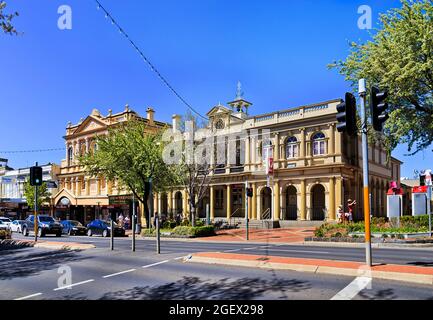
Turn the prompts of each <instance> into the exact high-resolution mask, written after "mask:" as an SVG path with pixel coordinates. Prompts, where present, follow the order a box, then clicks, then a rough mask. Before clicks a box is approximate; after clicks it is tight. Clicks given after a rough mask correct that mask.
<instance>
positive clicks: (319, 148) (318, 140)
mask: <svg viewBox="0 0 433 320" xmlns="http://www.w3.org/2000/svg"><path fill="white" fill-rule="evenodd" d="M311 140H313V156H321V155H324V154H325V153H326V140H325V135H324V134H323V132H318V133H316V134H314V135H313V138H312V139H311Z"/></svg>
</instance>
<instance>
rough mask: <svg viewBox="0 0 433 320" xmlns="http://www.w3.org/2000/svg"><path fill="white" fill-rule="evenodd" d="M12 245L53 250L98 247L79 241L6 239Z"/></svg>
mask: <svg viewBox="0 0 433 320" xmlns="http://www.w3.org/2000/svg"><path fill="white" fill-rule="evenodd" d="M5 241H8V242H10V244H12V245H18V246H19V245H22V244H24V245H27V246H30V247H34V248H43V249H53V250H87V249H93V248H96V247H95V246H94V245H93V244H84V243H77V242H61V241H46V240H38V242H35V241H33V240H5Z"/></svg>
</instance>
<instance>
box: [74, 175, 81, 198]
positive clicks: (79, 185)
mask: <svg viewBox="0 0 433 320" xmlns="http://www.w3.org/2000/svg"><path fill="white" fill-rule="evenodd" d="M75 184H76V190H77V192H76V195H77V196H81V180H80V178H76V180H75Z"/></svg>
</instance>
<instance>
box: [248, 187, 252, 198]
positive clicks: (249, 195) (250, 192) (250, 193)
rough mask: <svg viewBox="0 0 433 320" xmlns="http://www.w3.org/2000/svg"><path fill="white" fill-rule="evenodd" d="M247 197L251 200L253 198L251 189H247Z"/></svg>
mask: <svg viewBox="0 0 433 320" xmlns="http://www.w3.org/2000/svg"><path fill="white" fill-rule="evenodd" d="M247 197H248V198H252V197H253V188H247Z"/></svg>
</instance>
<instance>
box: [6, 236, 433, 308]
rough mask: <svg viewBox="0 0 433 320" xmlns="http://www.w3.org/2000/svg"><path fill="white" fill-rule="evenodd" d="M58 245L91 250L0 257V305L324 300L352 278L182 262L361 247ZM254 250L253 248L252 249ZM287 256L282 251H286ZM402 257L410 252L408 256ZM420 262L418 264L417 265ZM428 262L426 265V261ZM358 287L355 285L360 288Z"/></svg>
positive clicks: (370, 294) (342, 252)
mask: <svg viewBox="0 0 433 320" xmlns="http://www.w3.org/2000/svg"><path fill="white" fill-rule="evenodd" d="M62 241H74V242H90V241H91V242H92V243H93V244H95V245H96V247H97V248H95V249H90V250H85V251H81V252H78V251H73V252H71V251H62V250H54V251H53V250H44V249H37V248H23V249H19V250H14V251H0V299H2V300H4V299H26V300H29V299H50V300H51V299H140V300H142V299H167V300H172V299H180V300H190V299H193V300H200V299H221V300H233V299H252V300H254V299H259V300H260V299H273V300H275V299H282V300H292V299H302V300H304V299H321V300H322V299H324V300H328V299H332V298H334V297H336V296H338V295H339V294H340V295H341V292H342V291H344V290H347V287H348V286H349V285H350V284H352V283H353V281H354V280H356V279H355V278H353V277H346V276H338V277H336V276H332V275H329V276H328V275H317V274H310V273H299V272H292V271H277V270H262V269H260V270H258V269H252V268H242V267H228V266H217V265H202V264H196V263H189V262H184V260H183V259H182V258H183V257H185V256H187V255H188V254H190V253H193V252H199V251H233V250H239V252H248V253H253V254H272V255H284V256H304V255H307V256H308V257H320V258H327V259H331V258H334V259H343V258H344V259H343V260H360V261H362V259H363V256H362V254H363V251H362V249H349V248H319V247H305V246H287V245H284V246H281V245H269V246H267V247H266V248H264V247H263V248H260V247H257V245H249V244H223V243H201V242H200V243H199V242H181V241H163V243H162V246H161V248H162V252H161V255H156V254H155V243H154V241H150V240H137V251H136V252H135V253H132V252H130V250H129V249H130V239H116V248H115V251H110V250H108V248H109V241H108V239H102V238H96V237H95V238H90V239H89V238H85V237H84V238H80V237H78V238H77V237H73V238H72V239H68V238H66V237H64V238H62ZM255 247H256V248H255ZM289 250H290V251H289ZM414 252H415V254H416V256H415V257H413V258H411V259H408V256H409V255H410V256H412V251H407V250H395V249H392V250H390V249H378V250H376V252H375V253H376V255H378V256H380V257H381V259H386V260H387V262H389V260H390V259H395V260H398V259H400V261H401V260H402V259H403V260H405V261H409V260H413V261H418V262H419V261H421V260H422V259H421V258H426V259H424V260H428V259H427V258H428V257H429V256H431V255H432V251H429V250H416V251H414ZM409 253H410V254H409ZM424 260H423V261H424ZM430 260H433V259H430ZM362 288H363V287H362ZM362 288H360V290H358V291H356V292H355V293H354V294H353V296H351V298H353V299H433V290H432V289H433V288H432V286H428V285H414V284H404V283H398V282H392V281H382V280H380V281H379V280H373V282H372V283H371V286H370V285H368V286H366V287H365V289H362Z"/></svg>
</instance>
